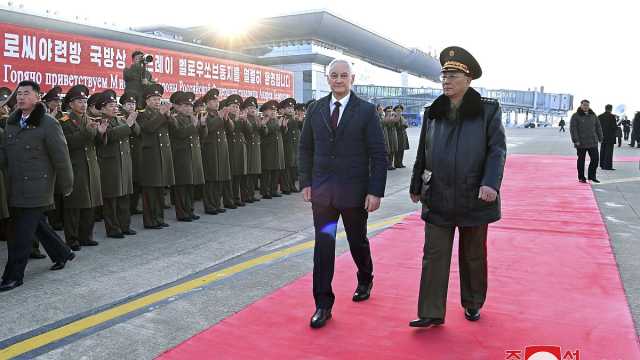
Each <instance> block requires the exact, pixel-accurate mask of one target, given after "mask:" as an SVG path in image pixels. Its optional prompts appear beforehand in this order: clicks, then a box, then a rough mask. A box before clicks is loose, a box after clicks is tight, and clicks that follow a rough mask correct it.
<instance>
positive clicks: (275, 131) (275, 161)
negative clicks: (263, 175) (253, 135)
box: [261, 119, 285, 170]
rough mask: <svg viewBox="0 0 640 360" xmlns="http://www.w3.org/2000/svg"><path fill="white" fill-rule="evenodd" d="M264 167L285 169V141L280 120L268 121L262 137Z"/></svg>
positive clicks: (267, 168)
mask: <svg viewBox="0 0 640 360" xmlns="http://www.w3.org/2000/svg"><path fill="white" fill-rule="evenodd" d="M261 151H262V154H261V155H262V169H264V170H284V169H285V164H284V143H283V141H282V128H281V127H280V125H278V120H276V119H271V120H269V122H267V129H266V132H265V135H264V136H263V137H262V150H261Z"/></svg>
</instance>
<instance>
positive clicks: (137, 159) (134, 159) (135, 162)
mask: <svg viewBox="0 0 640 360" xmlns="http://www.w3.org/2000/svg"><path fill="white" fill-rule="evenodd" d="M137 124H138V122H137V121H136V127H137V128H138V130H139V131H138V132H135V131H134V132H131V135H130V136H129V148H130V149H131V170H132V171H131V173H132V176H133V183H134V184H136V185H137V184H140V180H141V179H140V178H141V175H140V170H141V169H142V132H141V131H140V126H139V125H137Z"/></svg>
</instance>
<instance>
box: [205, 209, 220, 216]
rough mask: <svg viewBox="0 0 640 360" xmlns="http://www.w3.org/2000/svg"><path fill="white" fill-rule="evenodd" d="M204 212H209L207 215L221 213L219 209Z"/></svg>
mask: <svg viewBox="0 0 640 360" xmlns="http://www.w3.org/2000/svg"><path fill="white" fill-rule="evenodd" d="M204 213H205V214H207V215H218V214H219V211H217V210H210V211H205V212H204Z"/></svg>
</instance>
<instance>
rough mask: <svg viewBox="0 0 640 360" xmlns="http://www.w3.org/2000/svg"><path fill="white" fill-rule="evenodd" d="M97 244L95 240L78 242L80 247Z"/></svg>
mask: <svg viewBox="0 0 640 360" xmlns="http://www.w3.org/2000/svg"><path fill="white" fill-rule="evenodd" d="M98 244H99V243H98V242H97V241H95V240H87V241H82V242H80V246H98Z"/></svg>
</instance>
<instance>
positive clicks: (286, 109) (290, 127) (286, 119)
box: [278, 98, 301, 195]
mask: <svg viewBox="0 0 640 360" xmlns="http://www.w3.org/2000/svg"><path fill="white" fill-rule="evenodd" d="M296 105H297V104H296V100H295V99H294V98H288V99H284V100H282V101H281V102H280V104H279V105H278V111H279V112H280V114H281V115H282V119H283V125H284V127H283V131H284V134H283V137H282V142H283V145H284V164H285V170H284V171H283V173H282V177H281V183H280V186H281V188H282V193H283V194H286V195H289V194H291V193H292V192H298V188H297V187H296V180H297V177H298V144H299V143H300V129H301V127H300V125H299V122H298V121H297V120H296V119H295V116H294V111H295V106H296Z"/></svg>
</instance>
